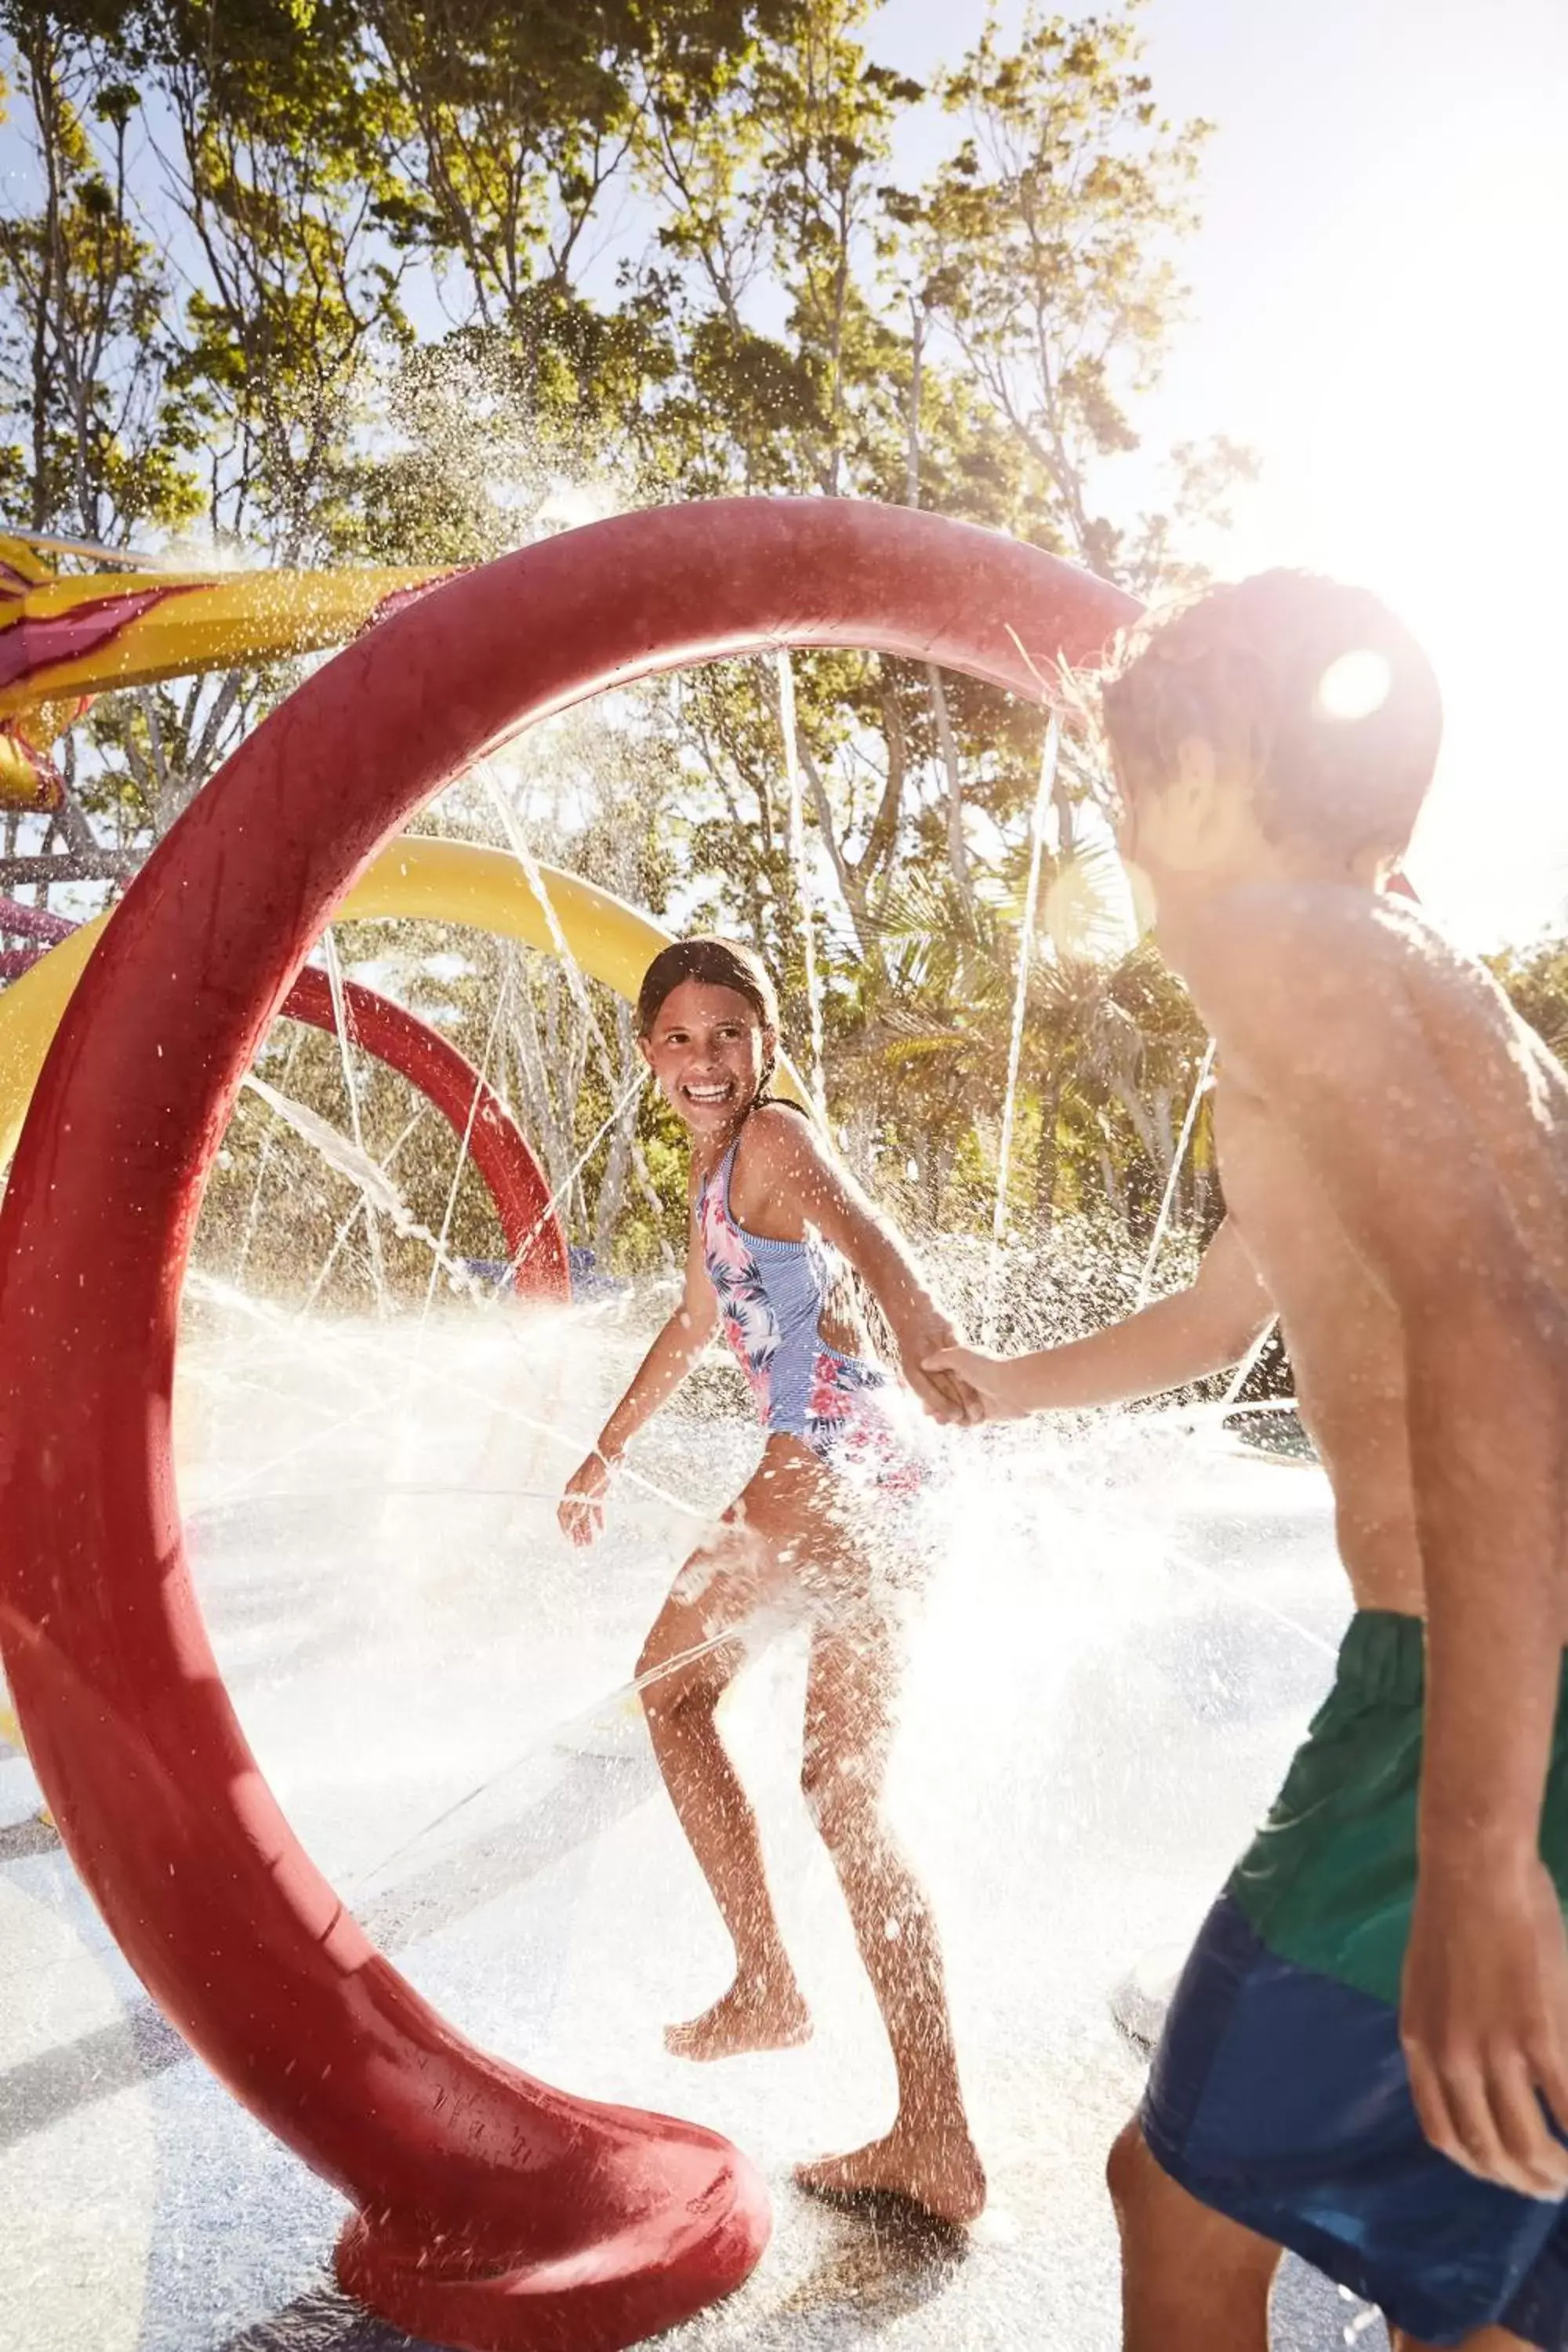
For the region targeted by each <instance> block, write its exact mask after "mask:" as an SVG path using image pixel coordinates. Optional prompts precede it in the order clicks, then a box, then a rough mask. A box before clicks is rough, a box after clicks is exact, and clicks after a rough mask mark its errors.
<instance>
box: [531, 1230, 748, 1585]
mask: <svg viewBox="0 0 1568 2352" xmlns="http://www.w3.org/2000/svg"><path fill="white" fill-rule="evenodd" d="M718 1328H719V1302H718V1300H717V1299H716V1298H715V1297H714V1296H713V1286H712V1284H711V1283H710V1281H709V1279H708V1269H707V1267H706V1266H705V1265H704V1264H703V1262H702V1246H701V1244H700V1241H699V1239H698V1235H697V1229H696V1226H695V1224H693V1226H692V1229H691V1235H690V1240H689V1244H688V1247H687V1253H686V1283H685V1287H684V1289H683V1290H682V1292H681V1297H680V1304H679V1307H677V1308H676V1310H675V1312H674V1314H673V1315H672V1316H671V1317H670V1318H669V1320H668V1323H666V1324H665V1326H664V1328H663V1329H662V1330H661V1331H660V1332H659V1334H658V1338H657V1339H655V1341H654V1343H653V1345H652V1347H651V1348H650V1349H648V1351H647V1355H646V1356H645V1357H644V1358H643V1360H642V1362H641V1363H640V1364H639V1365H638V1366H637V1370H636V1371H635V1372H634V1373H633V1375H632V1379H631V1383H630V1385H629V1387H628V1388H627V1390H626V1394H625V1395H624V1396H623V1397H622V1399H621V1401H620V1402H619V1404H617V1405H616V1409H615V1411H614V1412H612V1413H611V1415H610V1417H609V1419H608V1421H606V1422H605V1426H604V1428H603V1429H602V1430H601V1431H600V1432H599V1442H598V1444H596V1445H595V1448H594V1451H593V1453H592V1454H589V1455H588V1457H587V1459H586V1461H584V1462H582V1463H580V1464H579V1465H578V1466H577V1468H576V1469H575V1470H574V1472H573V1474H572V1475H571V1477H570V1478H569V1479H568V1480H567V1482H566V1491H565V1493H564V1494H563V1496H562V1497H561V1504H560V1507H559V1509H558V1510H557V1512H556V1515H555V1516H556V1517H557V1519H558V1520H559V1521H560V1524H561V1529H562V1533H563V1535H567V1536H570V1538H572V1541H573V1542H574V1543H575V1544H591V1543H593V1542H594V1541H595V1539H596V1538H598V1537H599V1536H600V1535H601V1534H602V1533H603V1531H604V1526H605V1505H604V1495H605V1487H606V1486H608V1484H609V1477H610V1465H612V1463H615V1462H616V1461H618V1460H619V1458H620V1456H621V1454H623V1453H624V1452H625V1450H626V1446H627V1445H628V1444H630V1442H631V1440H632V1439H633V1438H634V1437H635V1436H636V1435H637V1431H638V1430H639V1429H640V1428H641V1427H642V1425H643V1423H645V1422H647V1421H651V1420H652V1418H653V1416H654V1414H655V1413H656V1412H658V1409H659V1407H660V1406H661V1405H665V1404H668V1402H669V1400H670V1398H671V1397H672V1396H673V1395H674V1394H675V1391H676V1390H677V1389H678V1388H679V1386H680V1383H681V1381H683V1380H684V1379H685V1378H686V1375H687V1373H688V1372H689V1371H690V1370H691V1368H692V1366H693V1365H694V1364H695V1363H696V1362H697V1360H698V1359H699V1358H700V1356H701V1354H702V1352H703V1350H704V1349H705V1348H706V1347H707V1345H708V1342H709V1341H710V1339H712V1337H713V1334H714V1332H715V1331H716V1330H717V1329H718Z"/></svg>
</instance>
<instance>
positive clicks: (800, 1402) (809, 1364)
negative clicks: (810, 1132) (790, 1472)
mask: <svg viewBox="0 0 1568 2352" xmlns="http://www.w3.org/2000/svg"><path fill="white" fill-rule="evenodd" d="M739 1145H740V1138H739V1136H737V1137H736V1139H735V1141H734V1142H733V1143H732V1144H731V1146H730V1149H729V1150H728V1151H726V1152H725V1154H724V1157H723V1158H722V1160H721V1161H720V1162H719V1165H718V1166H717V1168H715V1169H714V1171H713V1172H712V1174H711V1175H710V1177H709V1178H708V1180H707V1181H706V1182H705V1183H704V1184H703V1186H702V1190H701V1192H700V1195H699V1197H698V1202H697V1208H696V1217H697V1228H698V1234H699V1237H700V1241H701V1244H702V1255H703V1258H704V1260H705V1262H706V1265H707V1268H708V1276H709V1279H710V1282H711V1283H712V1285H713V1289H714V1292H715V1295H716V1296H717V1297H718V1301H719V1311H720V1314H721V1317H722V1318H723V1324H724V1336H725V1338H726V1339H728V1341H729V1343H730V1345H731V1348H732V1349H733V1350H734V1352H735V1356H736V1358H737V1360H738V1361H739V1363H740V1366H741V1370H742V1371H743V1372H744V1373H745V1375H746V1379H747V1381H748V1383H749V1384H750V1387H751V1390H752V1396H753V1397H754V1398H755V1400H756V1404H757V1413H758V1418H759V1419H760V1420H761V1421H762V1422H763V1424H764V1425H765V1427H766V1429H767V1431H768V1433H769V1435H770V1436H779V1435H784V1436H789V1437H798V1438H800V1439H801V1440H802V1442H803V1443H804V1444H806V1445H808V1446H809V1447H810V1448H811V1451H812V1452H813V1453H814V1454H816V1457H817V1459H818V1461H820V1462H822V1463H824V1464H825V1465H826V1466H827V1467H828V1468H830V1469H833V1470H836V1471H841V1472H845V1473H847V1474H849V1475H852V1476H853V1477H855V1478H856V1479H857V1480H858V1481H863V1482H864V1483H865V1484H867V1485H868V1486H875V1487H876V1488H877V1489H878V1490H879V1492H880V1493H883V1494H892V1495H900V1496H907V1495H913V1494H916V1493H918V1492H919V1491H920V1489H921V1486H924V1484H925V1483H926V1481H927V1479H928V1478H929V1476H930V1475H931V1463H930V1459H929V1456H928V1455H927V1454H925V1453H923V1452H922V1450H921V1446H920V1444H919V1441H918V1439H917V1438H916V1436H915V1433H914V1429H913V1425H912V1424H913V1421H914V1418H915V1415H916V1413H917V1412H918V1408H917V1407H915V1405H914V1402H913V1400H912V1399H911V1398H910V1394H909V1391H907V1390H906V1389H905V1388H904V1386H903V1384H902V1382H901V1381H897V1380H895V1379H894V1378H893V1376H892V1375H891V1374H890V1373H889V1371H888V1370H886V1369H885V1368H884V1367H883V1366H882V1365H880V1364H879V1363H876V1362H874V1361H873V1360H871V1359H870V1358H869V1357H866V1356H851V1355H846V1354H845V1353H844V1351H843V1350H842V1349H838V1348H834V1347H830V1346H829V1345H828V1343H827V1341H826V1339H824V1338H823V1336H822V1321H823V1316H824V1314H825V1312H826V1309H827V1307H828V1302H829V1300H830V1299H831V1298H832V1297H834V1295H835V1291H836V1288H837V1286H838V1285H839V1284H840V1283H841V1282H842V1281H843V1279H844V1276H845V1274H846V1272H847V1268H846V1265H845V1261H844V1258H843V1257H842V1255H840V1253H839V1252H838V1251H837V1250H836V1249H835V1248H834V1247H833V1246H832V1244H830V1243H827V1242H825V1241H824V1240H823V1239H822V1238H821V1236H820V1235H819V1234H813V1233H810V1232H808V1233H807V1234H806V1235H805V1239H804V1240H803V1241H798V1242H788V1241H774V1240H773V1239H771V1238H770V1237H769V1236H768V1235H767V1234H752V1233H747V1232H746V1230H745V1229H744V1227H743V1226H742V1225H740V1224H738V1223H736V1221H735V1217H734V1214H733V1212H732V1211H731V1206H730V1180H731V1171H732V1170H733V1168H734V1164H735V1153H736V1151H737V1150H738V1149H739ZM905 1421H908V1422H909V1423H910V1427H909V1428H908V1429H906V1428H904V1427H903V1426H901V1425H900V1424H901V1423H904V1422H905Z"/></svg>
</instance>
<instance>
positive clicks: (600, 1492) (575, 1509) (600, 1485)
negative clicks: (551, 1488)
mask: <svg viewBox="0 0 1568 2352" xmlns="http://www.w3.org/2000/svg"><path fill="white" fill-rule="evenodd" d="M609 1483H610V1465H609V1464H608V1463H607V1462H606V1461H605V1457H604V1455H603V1454H589V1456H588V1458H587V1460H586V1461H585V1462H583V1463H580V1464H579V1465H578V1466H577V1468H576V1469H575V1470H574V1471H573V1473H572V1475H571V1476H570V1478H568V1480H567V1481H566V1491H565V1493H564V1494H563V1496H562V1497H561V1501H560V1505H559V1507H557V1510H556V1513H555V1517H556V1518H557V1520H558V1521H559V1523H560V1527H561V1532H562V1534H563V1536H568V1537H570V1538H571V1540H572V1541H573V1542H574V1544H578V1545H581V1546H586V1545H588V1544H591V1543H597V1542H598V1540H599V1538H600V1537H601V1536H602V1535H603V1534H604V1532H605V1505H604V1500H603V1497H604V1493H605V1487H606V1486H608V1485H609Z"/></svg>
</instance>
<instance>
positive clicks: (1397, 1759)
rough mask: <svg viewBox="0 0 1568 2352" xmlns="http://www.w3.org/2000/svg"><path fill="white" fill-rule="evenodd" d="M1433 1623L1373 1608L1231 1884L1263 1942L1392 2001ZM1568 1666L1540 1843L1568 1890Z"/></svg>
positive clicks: (1353, 1635)
mask: <svg viewBox="0 0 1568 2352" xmlns="http://www.w3.org/2000/svg"><path fill="white" fill-rule="evenodd" d="M1425 1688H1426V1626H1425V1624H1424V1622H1423V1621H1422V1620H1421V1619H1420V1618H1419V1617H1405V1616H1399V1615H1396V1614H1395V1613H1394V1612H1393V1611H1391V1610H1384V1609H1364V1610H1362V1611H1361V1612H1359V1613H1358V1614H1357V1615H1356V1616H1354V1617H1353V1618H1352V1620H1351V1623H1350V1626H1349V1629H1348V1631H1347V1632H1346V1634H1345V1637H1344V1641H1343V1643H1342V1646H1341V1650H1340V1657H1339V1670H1338V1673H1337V1675H1336V1676H1335V1679H1334V1685H1333V1688H1332V1690H1331V1692H1330V1693H1329V1696H1328V1697H1327V1698H1326V1699H1325V1700H1324V1702H1323V1704H1322V1706H1321V1707H1320V1708H1319V1710H1318V1712H1317V1714H1316V1716H1315V1717H1313V1719H1312V1723H1311V1726H1310V1729H1309V1731H1308V1734H1307V1738H1306V1741H1305V1744H1304V1745H1303V1746H1302V1747H1301V1748H1300V1750H1299V1751H1298V1753H1297V1756H1296V1759H1295V1760H1294V1762H1293V1763H1292V1764H1291V1767H1290V1769H1289V1773H1288V1775H1287V1777H1286V1780H1285V1785H1284V1787H1283V1788H1282V1789H1281V1790H1280V1791H1279V1798H1278V1800H1277V1801H1276V1802H1275V1804H1274V1807H1273V1809H1272V1811H1270V1813H1269V1815H1268V1820H1267V1821H1266V1822H1264V1825H1263V1827H1262V1829H1261V1830H1259V1832H1258V1835H1257V1837H1256V1838H1255V1839H1254V1840H1253V1842H1252V1844H1251V1845H1250V1846H1249V1848H1248V1849H1247V1853H1245V1854H1244V1855H1243V1857H1242V1859H1241V1861H1240V1862H1239V1863H1238V1864H1237V1867H1236V1869H1235V1870H1234V1871H1233V1872H1232V1874H1231V1876H1230V1880H1229V1883H1228V1885H1227V1886H1226V1894H1227V1895H1229V1896H1230V1898H1231V1900H1232V1902H1233V1903H1235V1904H1236V1906H1237V1908H1238V1909H1239V1910H1240V1911H1241V1912H1242V1914H1243V1915H1244V1916H1245V1917H1246V1919H1247V1923H1248V1924H1249V1926H1250V1927H1252V1929H1253V1930H1254V1932H1255V1933H1256V1934H1257V1936H1258V1937H1259V1938H1260V1940H1261V1941H1262V1942H1263V1943H1264V1944H1266V1945H1267V1946H1268V1949H1269V1950H1270V1951H1271V1952H1273V1953H1275V1954H1277V1955H1278V1957H1279V1958H1281V1959H1286V1960H1291V1961H1294V1962H1295V1964H1296V1965H1297V1966H1298V1967H1300V1968H1303V1969H1313V1970H1315V1971H1316V1972H1317V1973H1318V1974H1320V1975H1321V1976H1327V1977H1331V1978H1334V1979H1337V1981H1338V1982H1340V1983H1341V1984H1344V1985H1349V1986H1352V1987H1353V1988H1354V1989H1355V1990H1358V1991H1361V1992H1365V1993H1370V1994H1371V1995H1372V1996H1373V1999H1374V2000H1383V2001H1387V2002H1390V2003H1394V2004H1396V2003H1397V2002H1398V2000H1399V1980H1400V1974H1401V1971H1402V1969H1403V1967H1404V1962H1405V1944H1406V1942H1407V1940H1408V1938H1409V1934H1410V1911H1411V1905H1412V1903H1413V1901H1414V1899H1415V1869H1416V1850H1415V1813H1416V1798H1417V1793H1418V1790H1419V1785H1420V1778H1421V1745H1422V1701H1423V1696H1424V1693H1425ZM1565 1691H1568V1661H1565V1664H1564V1674H1563V1680H1562V1681H1561V1682H1560V1684H1559V1689H1558V1702H1557V1722H1556V1727H1555V1729H1554V1732H1553V1736H1552V1762H1551V1768H1550V1770H1549V1773H1548V1777H1547V1786H1546V1802H1545V1808H1544V1811H1543V1814H1542V1829H1541V1851H1542V1859H1543V1860H1544V1861H1545V1863H1546V1865H1547V1868H1548V1869H1549V1870H1550V1872H1551V1874H1552V1880H1553V1882H1554V1883H1555V1885H1556V1887H1557V1891H1558V1895H1559V1897H1560V1898H1562V1897H1563V1896H1564V1895H1565V1894H1568V1706H1565V1704H1564V1694H1565ZM1565 1907H1568V1906H1565Z"/></svg>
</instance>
